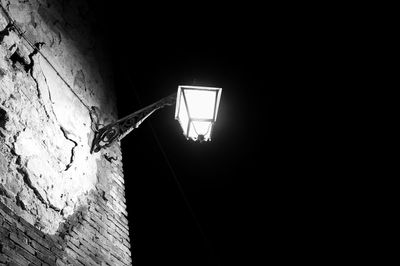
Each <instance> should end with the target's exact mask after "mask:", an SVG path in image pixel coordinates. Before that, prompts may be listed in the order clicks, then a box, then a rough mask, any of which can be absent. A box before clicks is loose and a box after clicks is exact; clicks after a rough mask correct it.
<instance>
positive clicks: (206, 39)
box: [93, 1, 326, 265]
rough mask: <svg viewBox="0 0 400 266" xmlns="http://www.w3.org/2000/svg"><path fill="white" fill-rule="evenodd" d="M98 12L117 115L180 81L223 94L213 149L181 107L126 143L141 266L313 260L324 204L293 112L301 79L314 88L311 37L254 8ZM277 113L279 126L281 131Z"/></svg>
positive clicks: (159, 115)
mask: <svg viewBox="0 0 400 266" xmlns="http://www.w3.org/2000/svg"><path fill="white" fill-rule="evenodd" d="M93 5H94V6H93V12H95V14H96V16H97V18H99V20H98V23H99V32H98V33H99V36H100V37H101V39H102V40H103V41H104V42H105V44H106V45H107V47H108V51H109V55H110V60H111V62H112V63H113V66H114V75H115V84H116V88H117V97H118V111H119V116H120V117H123V116H125V115H127V114H129V113H131V112H134V111H136V110H138V109H140V108H141V107H144V106H146V105H148V104H151V103H153V102H155V101H157V100H159V99H161V98H162V97H165V96H167V95H169V94H171V93H173V92H175V91H176V90H177V87H178V85H192V84H195V85H205V86H216V87H222V88H223V92H222V97H221V103H220V110H219V114H218V120H217V123H216V125H215V129H214V132H213V140H212V141H211V142H210V143H204V144H198V143H193V142H191V141H187V140H186V139H185V138H184V137H183V135H182V132H181V129H180V126H179V124H178V122H177V121H175V120H174V118H173V117H174V108H173V107H166V108H165V109H162V110H160V111H158V112H156V113H155V114H153V115H152V116H151V117H150V118H149V119H148V120H146V121H145V122H144V123H143V124H142V125H141V126H140V128H139V129H137V130H135V131H134V132H132V133H130V135H128V136H127V137H126V138H125V139H123V140H122V150H123V163H124V173H125V180H126V194H127V205H128V213H129V221H130V230H131V231H130V233H131V237H132V238H131V242H132V243H131V244H132V254H133V259H134V261H135V262H136V263H137V265H255V264H258V263H260V260H265V261H269V262H272V261H274V262H275V261H278V262H284V261H288V260H291V261H292V260H294V261H299V260H300V258H306V260H307V261H309V259H310V257H312V258H314V259H315V258H316V256H315V253H321V250H320V247H318V246H319V243H320V242H319V241H320V240H321V239H322V238H321V237H320V235H319V234H318V233H317V234H315V230H317V231H318V229H316V228H319V226H320V225H319V223H318V222H316V221H318V220H315V219H314V218H315V212H316V213H320V211H319V210H321V207H322V206H320V205H319V203H316V202H315V201H313V196H310V195H314V194H312V193H310V192H311V191H312V188H311V186H313V183H312V178H310V175H308V176H307V174H310V173H309V172H308V171H307V170H306V171H304V169H306V168H307V167H308V165H309V164H310V163H315V162H316V161H313V162H311V161H312V160H313V159H310V160H307V159H305V158H304V157H305V156H307V155H308V154H309V150H308V149H307V147H306V146H307V144H306V143H305V141H303V140H302V138H301V136H303V135H304V132H301V131H302V130H304V125H305V124H306V123H307V122H306V119H304V118H303V117H300V115H299V114H298V112H297V111H296V108H294V109H290V110H288V108H292V107H291V106H290V103H291V102H296V99H299V100H300V98H302V97H304V96H303V94H302V93H299V91H300V90H302V89H304V87H299V86H298V84H302V86H304V84H306V86H308V85H309V84H310V81H309V80H308V77H309V76H308V75H309V73H308V71H307V69H308V64H309V60H307V59H306V58H307V57H308V52H309V47H307V49H303V48H304V47H303V45H302V43H303V42H304V40H305V39H307V37H305V36H306V35H305V33H303V31H302V30H300V31H297V30H294V29H295V28H296V27H297V25H296V21H294V20H291V21H290V22H289V24H290V25H289V27H288V26H287V23H288V21H287V20H286V18H285V17H281V16H280V15H278V14H274V12H275V11H274V9H273V8H271V7H267V6H262V5H254V4H251V3H248V4H246V5H244V4H243V3H241V4H233V3H232V4H229V5H228V4H226V5H216V4H215V3H206V2H201V3H200V2H199V3H198V4H194V5H193V4H192V5H190V6H188V5H180V6H170V5H166V4H163V5H160V4H158V3H152V4H148V5H136V4H130V5H128V4H127V3H123V2H122V3H118V5H117V4H115V5H104V4H100V3H99V2H97V1H96V3H94V4H93ZM295 32H296V33H295ZM299 32H300V34H299ZM305 59H306V60H305ZM312 69H313V70H315V68H314V67H313V68H312ZM313 82H315V80H313ZM294 86H296V87H294ZM277 94H279V95H280V96H283V100H282V98H281V100H280V102H277V100H276V99H277V97H276V95H277ZM298 96H301V97H298ZM272 99H275V100H274V101H275V102H274V111H272V112H271V104H272V102H273V101H272ZM288 102H289V104H288ZM296 104H297V106H298V105H299V103H298V102H297V103H296ZM289 112H293V113H292V114H290V115H289V116H288V117H286V115H287V114H288V113H289ZM272 114H273V115H272ZM270 117H275V119H276V120H277V121H274V122H277V123H276V125H275V126H274V127H275V134H274V135H272V134H271V126H270V125H271V121H270ZM297 118H300V119H299V120H297ZM294 121H296V122H294ZM299 121H300V122H299ZM281 128H282V129H283V128H284V130H281ZM310 133H311V134H315V132H314V133H312V132H307V133H306V134H310ZM313 158H314V157H313ZM314 169H315V168H314ZM174 176H175V177H176V178H177V179H178V180H179V182H180V184H181V186H182V188H183V191H184V193H185V195H186V198H187V201H188V202H189V204H190V206H191V208H192V210H193V213H194V216H195V217H196V219H194V217H193V215H192V213H191V212H190V209H189V208H188V207H187V205H186V204H185V200H184V198H183V196H182V194H181V193H180V190H179V189H178V186H177V184H176V180H175V179H174ZM305 176H306V177H305ZM325 191H326V190H325ZM322 193H323V190H322ZM318 219H319V221H321V219H322V218H321V217H319V218H318ZM323 234H325V233H323ZM310 239H311V240H310ZM317 250H318V252H317Z"/></svg>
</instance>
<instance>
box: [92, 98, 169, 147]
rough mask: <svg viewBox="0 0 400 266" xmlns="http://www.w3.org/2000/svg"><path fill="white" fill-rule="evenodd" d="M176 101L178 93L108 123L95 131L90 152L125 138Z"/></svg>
mask: <svg viewBox="0 0 400 266" xmlns="http://www.w3.org/2000/svg"><path fill="white" fill-rule="evenodd" d="M175 102H176V93H173V94H171V95H169V96H167V97H165V98H162V99H161V100H159V101H157V102H155V103H153V104H150V105H148V106H146V107H144V108H142V109H140V110H138V111H136V112H134V113H132V114H130V115H127V116H125V117H124V118H121V119H119V120H117V121H116V122H114V123H111V124H108V125H106V126H104V127H102V128H100V129H99V130H98V131H97V132H95V136H94V139H93V143H92V147H91V149H90V153H93V152H98V151H100V150H101V149H103V148H106V147H109V146H111V145H112V144H113V143H114V142H115V141H117V140H121V139H123V138H124V137H125V136H126V135H128V134H129V133H130V132H131V131H132V130H134V129H135V128H137V127H139V125H140V124H141V123H142V122H143V121H144V120H145V119H146V118H147V117H149V116H150V115H151V114H152V113H154V112H155V111H156V110H158V109H160V108H163V107H164V106H167V105H173V104H175Z"/></svg>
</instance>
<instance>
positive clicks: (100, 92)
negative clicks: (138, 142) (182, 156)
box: [0, 0, 131, 265]
mask: <svg viewBox="0 0 400 266" xmlns="http://www.w3.org/2000/svg"><path fill="white" fill-rule="evenodd" d="M1 5H2V7H1V9H0V263H7V262H10V263H11V261H14V262H15V263H17V265H28V262H32V263H33V264H34V265H36V264H37V265H40V263H43V262H45V263H47V264H50V265H53V264H55V263H56V262H57V263H58V264H60V265H64V264H72V265H81V264H83V265H91V264H95V265H96V264H101V265H103V263H104V265H129V264H130V263H131V258H130V250H129V249H130V244H129V235H128V221H127V213H126V206H125V198H124V197H125V195H124V182H123V173H122V164H121V159H122V158H121V153H120V147H119V145H118V144H116V145H115V146H113V147H112V148H110V149H107V150H106V151H102V152H99V153H95V154H91V153H90V148H91V147H90V145H91V141H92V140H93V135H94V133H93V132H94V131H93V130H94V129H95V128H96V126H97V125H99V124H105V123H108V122H110V121H113V120H115V119H116V117H117V116H116V106H115V97H114V94H113V90H112V76H111V74H110V73H111V72H110V71H109V69H108V68H107V60H106V59H105V58H104V56H103V55H104V53H102V51H103V47H102V45H101V42H99V41H98V39H97V38H96V36H95V34H94V27H95V26H96V24H95V20H94V19H93V17H92V16H91V14H90V12H89V5H88V4H87V1H79V0H64V1H62V0H59V1H45V0H32V1H18V0H9V1H7V0H1Z"/></svg>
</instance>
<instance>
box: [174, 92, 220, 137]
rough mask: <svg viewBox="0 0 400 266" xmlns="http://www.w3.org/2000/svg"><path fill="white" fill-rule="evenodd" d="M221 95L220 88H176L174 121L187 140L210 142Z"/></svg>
mask: <svg viewBox="0 0 400 266" xmlns="http://www.w3.org/2000/svg"><path fill="white" fill-rule="evenodd" d="M221 93H222V89H221V88H214V87H203V86H179V87H178V93H177V96H176V107H175V119H176V120H178V121H179V123H180V125H181V127H182V130H183V134H184V135H185V137H186V138H187V139H192V140H194V141H196V140H198V141H200V142H202V141H208V140H211V133H212V128H213V125H214V123H215V121H216V119H217V113H218V107H219V101H220V98H221Z"/></svg>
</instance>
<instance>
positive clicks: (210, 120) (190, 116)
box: [175, 85, 222, 142]
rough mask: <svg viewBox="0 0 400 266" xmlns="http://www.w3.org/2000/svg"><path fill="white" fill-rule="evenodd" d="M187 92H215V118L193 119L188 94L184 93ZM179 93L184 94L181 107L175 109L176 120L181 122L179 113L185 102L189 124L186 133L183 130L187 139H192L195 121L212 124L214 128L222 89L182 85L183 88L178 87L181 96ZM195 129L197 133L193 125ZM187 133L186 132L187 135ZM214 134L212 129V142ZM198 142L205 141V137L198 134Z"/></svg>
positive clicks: (180, 103) (180, 102)
mask: <svg viewBox="0 0 400 266" xmlns="http://www.w3.org/2000/svg"><path fill="white" fill-rule="evenodd" d="M186 90H195V91H199V90H201V91H212V92H215V100H214V111H213V116H212V117H213V118H210V119H204V118H195V117H192V115H191V114H190V110H189V107H188V103H187V99H186V94H185V92H184V91H186ZM179 93H181V94H182V96H181V97H182V98H183V101H182V99H180V101H179V106H178V104H177V105H176V108H175V119H176V120H178V121H179V119H178V113H179V109H180V108H181V107H182V102H183V103H184V105H185V108H186V111H187V114H188V124H187V128H186V131H185V130H183V131H184V135H185V137H186V138H187V139H189V138H190V137H189V133H190V132H189V130H190V125H191V124H192V122H194V121H195V122H210V127H211V128H212V127H213V126H214V123H215V121H216V119H217V114H218V107H219V102H220V98H221V93H222V88H218V87H204V86H186V85H181V86H179V87H178V94H179ZM178 97H179V96H178ZM179 123H180V124H181V126H182V123H181V121H179ZM182 129H183V126H182ZM193 129H194V130H195V131H196V129H195V126H194V124H193ZM185 132H186V133H185ZM212 132H213V131H212V129H211V132H210V137H209V139H210V140H211V137H212ZM196 133H197V132H196ZM198 141H199V142H203V141H204V135H200V134H198Z"/></svg>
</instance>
